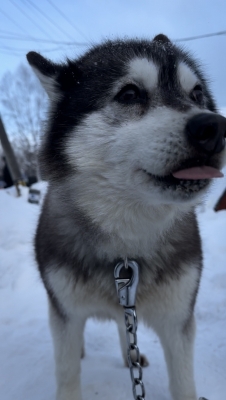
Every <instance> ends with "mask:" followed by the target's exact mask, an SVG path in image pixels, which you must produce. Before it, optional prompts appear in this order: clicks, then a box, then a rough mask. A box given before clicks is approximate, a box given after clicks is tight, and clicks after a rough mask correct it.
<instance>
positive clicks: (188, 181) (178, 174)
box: [145, 160, 224, 194]
mask: <svg viewBox="0 0 226 400" xmlns="http://www.w3.org/2000/svg"><path fill="white" fill-rule="evenodd" d="M145 172H146V173H147V174H148V175H149V176H150V177H151V178H152V179H154V181H155V182H156V183H157V184H158V185H160V186H161V187H162V188H163V189H171V190H175V191H183V192H184V193H187V194H189V193H191V194H192V193H195V192H199V191H200V190H202V189H204V188H205V187H206V186H207V185H208V184H209V183H210V180H211V179H213V178H221V177H223V176H224V175H223V173H222V172H221V171H220V170H219V169H218V168H216V167H215V166H210V165H205V164H204V165H202V164H200V163H199V162H197V161H196V162H194V161H193V160H189V161H188V162H185V163H183V164H182V165H180V166H179V167H178V168H176V169H175V170H174V171H172V173H170V174H169V175H165V176H158V175H152V174H150V173H149V172H148V171H145Z"/></svg>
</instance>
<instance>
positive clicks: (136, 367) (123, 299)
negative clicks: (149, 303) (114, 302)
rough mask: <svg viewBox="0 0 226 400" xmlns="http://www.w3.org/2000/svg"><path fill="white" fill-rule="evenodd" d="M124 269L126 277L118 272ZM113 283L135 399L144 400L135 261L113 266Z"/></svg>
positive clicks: (137, 278)
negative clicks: (120, 315) (125, 341)
mask: <svg viewBox="0 0 226 400" xmlns="http://www.w3.org/2000/svg"><path fill="white" fill-rule="evenodd" d="M122 269H124V273H125V271H126V276H129V277H128V278H127V277H126V278H124V277H121V278H120V272H122ZM114 276H115V284H116V290H117V294H118V298H119V303H120V304H121V305H122V306H123V307H124V312H125V325H126V338H127V360H128V365H129V369H130V376H131V381H132V387H133V397H134V399H135V400H145V388H144V383H143V381H142V377H143V371H142V367H141V365H140V351H139V348H138V345H137V325H138V324H137V314H136V308H135V301H136V292H137V285H138V282H139V266H138V264H137V263H136V262H135V261H127V259H126V260H125V262H123V261H122V262H120V263H118V264H117V265H116V267H115V273H114Z"/></svg>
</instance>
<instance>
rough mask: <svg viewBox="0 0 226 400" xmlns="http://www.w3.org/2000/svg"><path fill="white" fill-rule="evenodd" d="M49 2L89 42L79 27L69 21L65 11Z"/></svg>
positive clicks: (49, 0)
mask: <svg viewBox="0 0 226 400" xmlns="http://www.w3.org/2000/svg"><path fill="white" fill-rule="evenodd" d="M48 2H49V3H50V4H51V6H52V7H53V8H54V9H55V10H56V11H57V12H58V14H60V15H61V17H63V18H64V19H65V21H67V22H68V24H69V25H71V26H72V28H74V29H75V30H76V31H77V32H78V33H79V34H80V35H81V36H82V37H83V38H84V39H86V40H88V39H87V37H86V36H85V35H84V33H83V32H82V31H81V30H80V29H79V28H77V26H75V25H74V24H73V23H72V22H71V21H70V20H69V19H68V17H67V16H66V15H65V14H64V13H63V11H61V10H60V9H59V8H58V7H57V6H56V5H55V4H54V3H53V2H52V1H51V0H48Z"/></svg>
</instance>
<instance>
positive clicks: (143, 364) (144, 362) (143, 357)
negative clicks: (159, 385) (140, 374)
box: [140, 354, 149, 367]
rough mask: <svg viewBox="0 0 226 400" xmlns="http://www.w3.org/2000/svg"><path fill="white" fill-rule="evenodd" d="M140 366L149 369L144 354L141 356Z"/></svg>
mask: <svg viewBox="0 0 226 400" xmlns="http://www.w3.org/2000/svg"><path fill="white" fill-rule="evenodd" d="M140 365H141V367H148V365H149V361H148V359H147V357H146V356H145V355H144V354H141V355H140Z"/></svg>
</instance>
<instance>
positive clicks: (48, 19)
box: [25, 0, 73, 39]
mask: <svg viewBox="0 0 226 400" xmlns="http://www.w3.org/2000/svg"><path fill="white" fill-rule="evenodd" d="M25 1H26V2H27V3H28V4H29V5H30V6H32V7H33V8H34V9H35V10H36V11H38V12H39V14H41V15H42V16H43V17H44V18H45V19H46V20H47V21H48V22H50V23H51V24H52V25H53V26H54V28H57V29H58V30H59V31H60V33H64V34H65V35H66V36H67V37H68V38H70V39H73V38H72V37H71V36H70V35H68V33H67V32H65V31H64V30H63V29H62V28H59V26H58V25H56V23H55V22H54V21H53V20H52V19H51V18H49V17H47V16H46V14H45V13H44V12H43V11H42V10H41V9H40V8H39V7H38V6H37V5H36V4H34V3H33V2H32V1H31V0H25Z"/></svg>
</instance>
